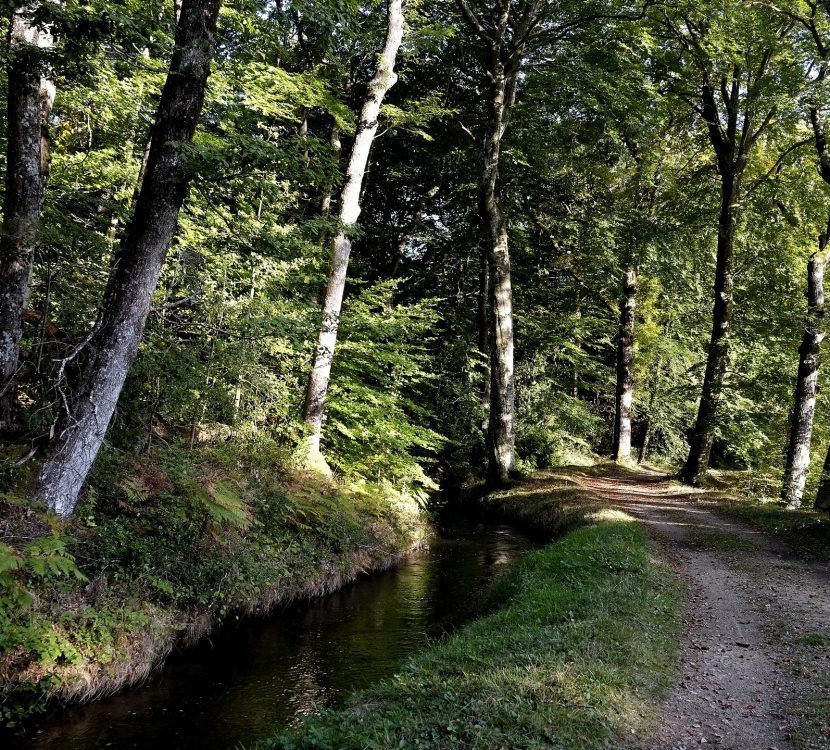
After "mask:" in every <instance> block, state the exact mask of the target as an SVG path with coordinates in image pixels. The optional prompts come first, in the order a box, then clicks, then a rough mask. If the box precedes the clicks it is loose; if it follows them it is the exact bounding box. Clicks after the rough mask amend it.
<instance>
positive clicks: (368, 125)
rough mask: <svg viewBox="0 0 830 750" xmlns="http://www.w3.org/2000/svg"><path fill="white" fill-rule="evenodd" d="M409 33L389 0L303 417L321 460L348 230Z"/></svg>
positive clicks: (396, 3)
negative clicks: (381, 46) (382, 44)
mask: <svg viewBox="0 0 830 750" xmlns="http://www.w3.org/2000/svg"><path fill="white" fill-rule="evenodd" d="M403 34H404V19H403V10H402V7H401V0H389V9H388V15H387V31H386V42H385V44H384V47H383V51H382V52H381V54H380V57H379V59H378V67H377V70H376V72H375V75H374V77H373V78H372V80H371V82H370V83H369V90H368V92H367V95H366V99H365V101H364V102H363V108H362V111H361V113H360V120H359V122H358V125H357V133H356V134H355V140H354V145H353V146H352V152H351V156H350V157H349V166H348V168H347V170H346V182H345V184H344V186H343V190H342V192H341V195H340V214H339V218H340V225H341V229H340V231H339V232H338V234H337V236H336V237H335V238H334V241H333V243H332V257H331V269H330V271H329V280H328V285H327V286H326V294H325V298H324V300H323V322H322V325H321V327H320V333H319V335H318V339H317V349H316V352H315V355H314V364H313V367H312V370H311V374H310V376H309V379H308V389H307V391H306V400H305V409H304V411H303V419H304V421H305V423H306V424H307V425H308V430H309V433H308V449H309V458H311V459H312V462H314V463H320V464H321V468H322V462H320V461H319V456H320V434H321V432H322V427H323V409H324V406H325V401H326V393H327V392H328V388H329V381H330V379H331V363H332V359H333V357H334V349H335V346H336V344H337V328H338V325H339V323H340V311H341V308H342V306H343V292H344V290H345V287H346V272H347V270H348V267H349V256H350V255H351V251H352V243H351V240H350V239H349V237H348V235H347V231H348V230H349V229H350V228H351V227H353V226H354V225H355V224H356V223H357V218H358V216H359V215H360V191H361V188H362V186H363V176H364V174H365V172H366V165H367V163H368V161H369V151H370V149H371V147H372V141H373V140H374V138H375V134H376V133H377V129H378V116H379V114H380V107H381V104H382V103H383V98H384V97H385V96H386V93H387V92H388V91H389V89H391V88H392V86H394V85H395V82H396V81H397V79H398V76H397V74H396V73H395V61H396V59H397V55H398V49H399V48H400V46H401V41H402V40H403Z"/></svg>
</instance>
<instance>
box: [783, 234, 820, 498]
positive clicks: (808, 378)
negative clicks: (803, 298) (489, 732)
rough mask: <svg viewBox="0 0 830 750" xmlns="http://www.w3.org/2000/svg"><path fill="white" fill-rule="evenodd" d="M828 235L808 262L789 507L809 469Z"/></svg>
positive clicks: (787, 471) (786, 491)
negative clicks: (805, 309)
mask: <svg viewBox="0 0 830 750" xmlns="http://www.w3.org/2000/svg"><path fill="white" fill-rule="evenodd" d="M827 237H828V235H827V234H824V235H822V237H821V238H820V240H819V250H818V252H816V253H813V255H811V256H810V261H809V263H808V264H807V320H806V324H805V326H804V336H803V337H802V339H801V346H800V347H799V349H798V375H797V378H796V384H795V397H794V399H793V410H792V416H791V421H790V439H789V443H788V445H787V463H786V466H785V468H784V484H783V486H782V488H781V500H782V501H783V502H784V503H786V505H787V507H788V508H798V507H800V506H801V500H802V498H803V496H804V485H805V484H806V482H807V474H808V472H809V470H810V443H811V441H812V436H813V417H814V416H815V412H816V395H817V393H818V371H819V365H820V360H819V351H820V348H821V342H822V341H823V340H824V337H825V333H826V332H825V330H824V313H825V311H824V269H825V267H826V265H827V254H826V251H825V248H826V245H827Z"/></svg>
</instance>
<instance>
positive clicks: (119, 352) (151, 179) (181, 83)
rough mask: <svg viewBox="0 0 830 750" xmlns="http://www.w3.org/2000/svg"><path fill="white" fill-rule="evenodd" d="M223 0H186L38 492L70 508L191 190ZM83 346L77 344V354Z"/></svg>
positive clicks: (57, 507)
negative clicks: (137, 187)
mask: <svg viewBox="0 0 830 750" xmlns="http://www.w3.org/2000/svg"><path fill="white" fill-rule="evenodd" d="M220 4H221V0H183V2H182V4H181V10H180V13H179V20H178V24H177V27H176V47H175V51H174V53H173V59H172V60H171V63H170V72H169V73H168V75H167V80H166V81H165V84H164V89H163V90H162V94H161V100H160V102H159V108H158V112H157V115H156V123H155V127H154V129H153V134H152V138H151V143H152V145H151V148H150V154H149V159H148V163H147V170H146V174H145V177H144V181H143V183H142V185H141V191H140V193H139V195H138V199H137V201H136V205H135V210H134V213H133V218H132V221H131V223H130V225H129V227H128V229H127V231H126V233H125V236H124V239H123V241H122V243H121V245H120V247H119V249H118V253H117V255H116V257H115V260H114V263H113V266H112V269H111V271H110V277H109V280H108V282H107V288H106V291H105V292H104V299H103V302H102V307H101V312H100V314H99V317H98V321H97V323H96V325H95V328H94V329H93V331H92V333H91V335H90V338H89V342H88V352H87V359H86V361H85V363H84V365H83V368H82V371H81V376H80V379H79V382H78V385H77V388H76V390H75V392H74V393H72V394H71V397H67V398H66V399H65V407H66V413H65V414H64V416H63V418H62V419H61V420H60V422H59V424H58V426H57V431H56V433H55V435H54V437H53V440H52V442H51V444H50V446H49V450H48V453H47V456H46V459H45V461H44V463H43V466H42V467H41V470H40V474H39V476H38V479H37V481H36V484H35V486H34V488H33V493H32V496H33V497H34V498H35V499H38V500H42V501H44V502H46V503H47V504H48V506H49V507H50V508H51V509H52V510H54V511H55V512H56V513H58V514H59V515H61V516H64V517H66V516H69V515H70V514H71V513H72V512H73V511H74V509H75V506H76V504H77V499H78V493H79V492H80V490H81V487H82V485H83V483H84V481H85V479H86V476H87V474H88V472H89V469H90V467H91V466H92V463H93V462H94V460H95V458H96V456H97V455H98V451H99V450H100V448H101V444H102V443H103V440H104V436H105V435H106V431H107V427H108V425H109V423H110V420H111V418H112V415H113V412H114V411H115V406H116V403H117V401H118V397H119V395H120V393H121V389H122V387H123V385H124V381H125V379H126V377H127V373H128V371H129V369H130V365H131V364H132V361H133V359H134V358H135V355H136V352H137V351H138V345H139V342H140V340H141V336H142V334H143V332H144V325H145V323H146V320H147V315H148V314H149V311H150V302H151V298H152V295H153V291H154V290H155V288H156V284H157V283H158V278H159V273H160V271H161V266H162V263H163V261H164V258H165V256H166V254H167V250H168V248H169V247H170V243H171V241H172V239H173V233H174V232H175V230H176V225H177V223H178V217H179V210H180V208H181V205H182V203H183V201H184V198H185V194H186V192H187V183H188V176H187V174H186V173H185V171H184V157H183V154H182V149H181V144H183V143H189V142H190V141H191V140H192V139H193V134H194V131H195V130H196V124H197V122H198V119H199V115H200V113H201V111H202V104H203V101H204V95H205V88H206V85H207V79H208V75H209V73H210V63H211V59H212V57H213V50H214V45H215V37H216V24H217V17H218V15H219V6H220ZM79 351H80V347H79V348H78V349H77V350H76V354H77V353H78V352H79Z"/></svg>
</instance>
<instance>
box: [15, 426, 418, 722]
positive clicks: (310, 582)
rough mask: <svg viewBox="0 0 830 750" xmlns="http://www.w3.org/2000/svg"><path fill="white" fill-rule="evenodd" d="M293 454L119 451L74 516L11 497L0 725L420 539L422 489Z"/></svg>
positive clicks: (97, 689)
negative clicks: (320, 470) (293, 458)
mask: <svg viewBox="0 0 830 750" xmlns="http://www.w3.org/2000/svg"><path fill="white" fill-rule="evenodd" d="M286 463H287V461H286V457H285V456H284V455H282V454H281V453H280V452H279V450H278V449H277V448H276V446H275V445H274V444H273V443H269V442H267V441H261V442H258V443H257V442H250V441H249V442H246V443H232V442H229V443H227V444H222V445H220V446H218V447H217V446H213V447H209V448H208V447H197V448H196V449H194V450H189V449H187V448H186V446H184V445H176V444H168V445H163V446H160V447H158V448H156V449H155V450H154V451H153V452H152V453H150V454H148V455H145V456H142V457H141V458H140V459H139V458H135V457H128V456H125V455H124V454H120V453H118V452H115V451H112V452H109V453H107V454H106V455H103V456H102V457H101V460H99V461H98V463H97V464H96V469H95V474H94V476H93V478H92V481H91V483H90V490H89V492H88V494H87V497H86V499H85V501H84V503H83V505H82V506H81V507H80V508H79V510H78V513H77V514H76V517H75V520H74V521H73V523H72V524H71V525H69V526H66V527H59V526H57V525H56V522H55V521H54V519H50V518H49V516H48V515H47V514H45V513H42V512H38V511H36V510H35V509H33V508H32V507H31V505H30V504H29V503H28V502H24V501H22V500H19V499H17V498H15V497H13V496H9V495H7V496H5V497H4V498H3V500H2V502H3V504H4V508H3V509H2V511H3V512H2V513H1V514H0V516H1V517H2V518H3V519H4V520H3V524H2V527H0V689H2V695H3V698H2V699H0V723H2V724H5V725H6V726H14V725H15V724H17V723H18V722H20V721H21V720H22V719H24V718H25V717H26V716H27V715H29V714H32V713H34V712H37V711H39V710H40V709H42V708H43V707H44V705H45V704H46V701H47V700H48V699H51V698H61V699H72V700H80V699H87V698H91V697H94V696H97V695H103V694H106V693H109V692H113V691H115V690H117V689H119V688H121V687H124V686H126V685H129V684H133V683H136V682H139V681H141V680H142V679H144V678H145V677H146V676H147V675H148V674H149V672H150V671H151V670H152V669H153V668H154V667H155V666H156V665H157V664H158V663H159V662H160V660H161V659H163V657H164V656H165V655H166V654H167V652H168V651H169V650H170V648H172V646H173V645H175V644H176V643H177V642H178V643H182V642H184V643H186V642H192V641H193V640H196V639H197V638H198V637H200V636H202V635H204V634H205V633H206V632H208V631H209V629H210V628H211V627H212V625H214V624H215V623H217V622H219V621H221V620H222V619H223V618H225V617H226V616H228V615H229V614H231V613H237V614H252V613H254V614H256V613H264V612H267V611H268V610H269V609H271V608H272V607H273V606H275V605H276V604H278V603H284V602H287V601H290V600H291V599H293V598H297V597H304V596H312V595H316V594H321V593H326V592H328V591H331V590H333V589H335V588H337V587H339V586H340V585H342V584H343V583H345V582H346V581H348V580H351V579H353V578H354V577H355V576H356V575H358V574H359V573H360V572H361V571H364V570H372V569H374V568H378V567H384V566H387V565H389V564H390V563H391V562H392V561H394V559H395V558H396V557H397V556H400V555H401V554H403V553H405V552H406V551H407V550H409V549H411V548H412V547H413V546H415V545H417V544H419V543H420V542H421V540H422V538H423V535H424V533H425V528H426V527H425V525H424V521H423V518H422V514H421V506H422V504H423V501H424V500H425V498H424V497H422V496H420V495H418V494H417V493H416V492H415V491H411V490H407V489H406V488H404V487H401V486H394V485H392V484H391V483H383V482H380V483H376V484H375V483H366V482H351V483H345V482H344V483H335V482H327V481H324V480H321V479H319V478H315V477H313V476H310V475H308V474H305V473H298V472H296V471H289V470H286V469H284V468H281V467H284V466H285V465H286ZM50 524H52V525H50Z"/></svg>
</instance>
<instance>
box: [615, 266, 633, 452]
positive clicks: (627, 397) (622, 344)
mask: <svg viewBox="0 0 830 750" xmlns="http://www.w3.org/2000/svg"><path fill="white" fill-rule="evenodd" d="M621 302H622V304H621V305H620V331H619V335H618V338H617V391H616V406H615V410H614V450H613V456H614V459H615V460H616V461H630V460H631V405H632V401H633V398H634V312H635V309H636V305H637V269H636V268H634V267H630V268H628V269H626V271H625V275H624V276H623V290H622V301H621Z"/></svg>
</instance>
